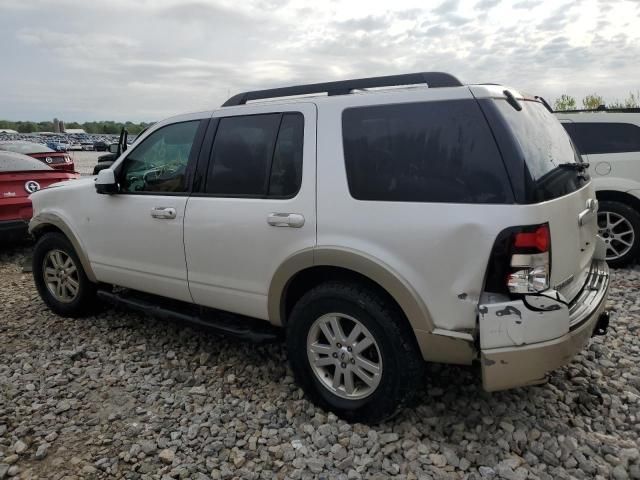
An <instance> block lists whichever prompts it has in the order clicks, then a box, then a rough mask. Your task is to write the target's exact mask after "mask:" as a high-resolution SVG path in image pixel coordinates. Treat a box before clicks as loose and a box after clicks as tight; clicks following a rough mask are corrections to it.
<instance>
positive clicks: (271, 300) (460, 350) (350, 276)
mask: <svg viewBox="0 0 640 480" xmlns="http://www.w3.org/2000/svg"><path fill="white" fill-rule="evenodd" d="M336 279H346V280H353V281H360V282H363V283H365V284H368V285H370V286H371V287H372V288H374V289H376V290H377V291H378V292H381V293H382V294H383V295H384V296H386V297H387V298H388V299H389V300H390V301H392V302H393V303H394V304H395V305H396V306H397V307H398V310H399V311H400V312H401V313H402V314H403V317H404V319H405V320H406V321H407V322H408V324H409V326H410V328H411V329H412V330H413V332H414V334H415V337H416V340H417V342H418V345H419V347H420V350H421V353H422V356H423V358H424V359H425V360H430V361H435V362H445V363H461V364H468V363H471V361H472V360H473V357H474V350H473V347H472V345H470V344H469V342H465V341H463V340H460V339H455V338H451V337H448V336H443V335H438V334H435V333H434V329H435V326H434V323H433V320H432V318H431V316H430V314H429V311H428V309H427V306H426V305H425V304H424V303H423V302H422V300H421V299H420V297H419V295H418V294H417V292H415V290H414V289H413V288H412V287H411V285H410V284H409V283H408V282H407V281H406V280H405V279H404V278H402V277H401V276H400V275H399V274H398V273H397V272H395V271H394V270H393V269H392V268H391V267H390V266H389V265H387V264H385V263H384V262H382V261H380V260H378V259H376V258H374V257H371V256H370V255H367V254H366V253H363V252H359V251H355V250H351V249H345V248H338V247H320V248H316V249H311V248H309V249H305V250H302V251H300V252H298V253H296V254H294V255H292V256H291V257H289V258H288V259H287V260H285V262H283V264H282V265H281V266H280V267H279V268H278V270H277V271H276V273H275V274H274V276H273V278H272V281H271V285H270V287H269V294H268V311H269V321H270V322H271V323H273V324H275V325H280V326H282V325H285V324H286V321H287V315H288V313H289V312H290V311H291V308H292V306H293V304H294V303H295V301H297V299H299V298H300V297H301V296H302V295H303V294H304V293H305V292H306V291H308V290H309V289H310V288H313V287H314V286H315V285H318V284H320V283H321V282H323V281H328V280H336Z"/></svg>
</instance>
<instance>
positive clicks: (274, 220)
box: [267, 213, 304, 228]
mask: <svg viewBox="0 0 640 480" xmlns="http://www.w3.org/2000/svg"><path fill="white" fill-rule="evenodd" d="M267 223H268V224H269V225H271V226H272V227H292V228H300V227H301V226H303V225H304V216H302V215H300V214H299V213H270V214H269V215H268V216H267Z"/></svg>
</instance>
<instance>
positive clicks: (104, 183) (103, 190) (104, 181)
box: [96, 168, 118, 195]
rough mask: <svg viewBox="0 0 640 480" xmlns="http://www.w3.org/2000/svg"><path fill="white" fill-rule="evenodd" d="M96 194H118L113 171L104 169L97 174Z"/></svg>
mask: <svg viewBox="0 0 640 480" xmlns="http://www.w3.org/2000/svg"><path fill="white" fill-rule="evenodd" d="M96 192H98V193H100V194H103V195H111V194H113V193H118V184H117V183H116V175H115V173H113V170H111V169H110V168H106V169H104V170H100V171H99V172H98V176H97V177H96Z"/></svg>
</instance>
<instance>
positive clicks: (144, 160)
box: [118, 120, 200, 193]
mask: <svg viewBox="0 0 640 480" xmlns="http://www.w3.org/2000/svg"><path fill="white" fill-rule="evenodd" d="M199 125H200V120H195V121H190V122H181V123H174V124H172V125H167V126H165V127H162V128H160V129H158V130H156V131H155V132H153V133H152V134H150V135H149V136H148V137H147V138H145V139H144V140H143V141H142V143H140V145H138V146H137V147H136V148H135V149H134V150H132V151H131V153H129V154H128V155H127V157H126V158H125V159H124V161H123V162H122V165H121V167H120V169H119V172H118V177H119V180H120V191H122V192H125V193H127V192H128V193H132V192H158V193H182V192H186V191H187V190H188V185H187V175H186V171H187V164H188V162H189V156H190V155H191V147H192V145H193V141H194V139H195V136H196V132H197V130H198V126H199Z"/></svg>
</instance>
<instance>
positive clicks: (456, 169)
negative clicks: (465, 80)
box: [342, 100, 513, 203]
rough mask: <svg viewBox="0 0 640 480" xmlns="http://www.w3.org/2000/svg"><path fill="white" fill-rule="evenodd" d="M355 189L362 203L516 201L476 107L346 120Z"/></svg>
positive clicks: (388, 109) (366, 110)
mask: <svg viewBox="0 0 640 480" xmlns="http://www.w3.org/2000/svg"><path fill="white" fill-rule="evenodd" d="M342 128H343V140H344V155H345V163H346V168H347V178H348V182H349V189H350V191H351V194H352V195H353V197H354V198H357V199H360V200H385V201H406V202H451V203H508V202H511V201H513V198H512V192H511V187H510V184H509V180H508V177H507V173H506V170H505V168H504V165H503V162H502V158H501V156H500V153H499V151H498V149H497V147H496V144H495V141H494V139H493V136H492V134H491V131H490V130H489V127H488V125H487V123H486V121H485V119H484V117H483V115H482V113H481V111H480V108H479V107H478V105H477V103H476V102H475V100H455V101H446V102H424V103H412V104H397V105H384V106H374V107H359V108H351V109H347V110H345V111H344V113H343V115H342Z"/></svg>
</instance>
